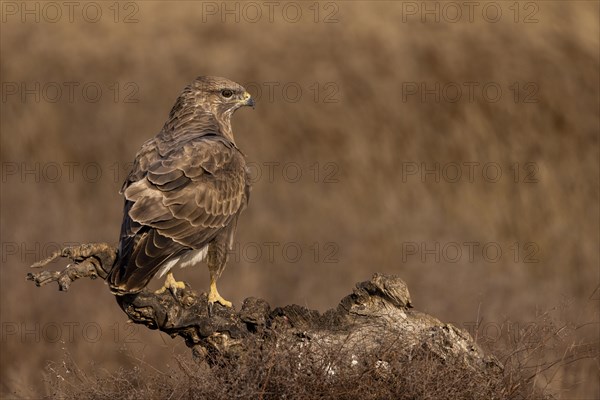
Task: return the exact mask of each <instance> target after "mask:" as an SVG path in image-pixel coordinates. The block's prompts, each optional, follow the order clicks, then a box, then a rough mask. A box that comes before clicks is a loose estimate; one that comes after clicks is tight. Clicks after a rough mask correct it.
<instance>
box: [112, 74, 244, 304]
mask: <svg viewBox="0 0 600 400" xmlns="http://www.w3.org/2000/svg"><path fill="white" fill-rule="evenodd" d="M221 86H223V87H226V86H228V88H229V89H235V90H238V91H240V90H243V88H241V86H239V85H237V84H235V83H233V82H231V81H227V80H224V79H223V78H206V77H205V78H199V79H198V80H196V81H195V82H194V83H193V84H192V85H190V86H188V87H187V88H186V89H185V90H184V91H183V93H182V94H181V96H180V97H179V98H178V99H177V101H176V102H175V105H174V106H173V109H172V110H171V113H170V114H169V120H168V121H167V122H166V123H165V125H164V127H163V129H162V130H161V132H160V133H159V134H158V135H157V136H156V137H155V138H153V139H150V140H148V141H146V142H145V143H144V144H143V145H142V148H141V149H140V151H139V152H138V154H137V155H136V159H135V162H134V165H133V168H132V171H131V173H130V174H129V175H128V177H127V179H126V181H125V183H124V185H123V188H122V190H121V192H122V193H123V194H124V196H125V207H124V217H123V224H122V228H121V240H120V244H119V250H118V252H119V254H118V260H117V263H116V265H115V267H114V268H113V270H112V271H111V274H110V276H109V283H110V285H111V288H112V290H113V291H114V292H115V293H117V294H124V293H132V292H136V291H139V290H141V289H142V288H143V287H145V286H146V285H147V283H148V281H149V280H150V279H151V278H152V276H154V275H155V274H156V273H157V271H159V269H160V268H161V266H162V265H165V263H167V262H168V261H169V260H176V259H177V257H181V256H185V255H186V254H188V253H189V252H192V251H197V250H200V249H203V248H205V247H206V246H207V245H211V246H213V247H215V246H216V247H215V248H217V247H218V248H225V247H227V246H230V243H231V242H232V240H233V234H234V232H235V226H236V223H237V218H238V216H239V214H240V213H241V211H242V210H243V209H244V208H245V206H246V203H247V202H248V196H249V179H248V174H247V169H246V163H245V160H244V156H243V154H242V153H241V151H240V150H239V149H238V148H237V147H236V145H235V143H234V142H233V136H232V134H231V127H230V121H229V117H230V116H231V114H232V113H233V111H235V109H236V108H238V107H239V105H235V104H234V105H233V106H232V105H231V104H233V103H226V102H221V103H219V101H218V100H216V97H215V96H216V95H215V94H214V93H218V92H217V91H218V90H220V87H221ZM213 103H219V104H217V105H215V104H213ZM227 106H228V107H229V108H230V109H231V110H229V109H228V108H227ZM215 110H216V111H215ZM209 253H210V254H213V256H214V254H220V253H223V250H219V251H217V252H216V253H215V251H214V250H213V252H212V253H211V252H210V251H209ZM186 257H187V256H186ZM187 258H188V259H189V258H190V257H187ZM213 258H214V257H213ZM217 258H218V260H217ZM217 258H215V260H217V261H218V264H223V265H216V266H214V267H213V268H214V269H216V270H218V274H220V271H222V269H223V268H224V263H225V261H226V256H219V257H217ZM172 262H174V261H172ZM209 268H211V265H209ZM218 274H217V275H218Z"/></svg>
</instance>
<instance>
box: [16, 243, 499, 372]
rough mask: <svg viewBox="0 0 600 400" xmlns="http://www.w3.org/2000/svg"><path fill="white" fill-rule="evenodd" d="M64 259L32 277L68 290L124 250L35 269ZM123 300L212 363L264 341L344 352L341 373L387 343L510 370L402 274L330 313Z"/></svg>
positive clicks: (103, 248)
mask: <svg viewBox="0 0 600 400" xmlns="http://www.w3.org/2000/svg"><path fill="white" fill-rule="evenodd" d="M59 257H65V258H69V259H71V260H72V261H73V263H71V264H69V265H68V266H67V267H66V268H65V269H63V270H62V271H53V272H49V271H42V272H38V273H29V274H28V276H27V278H28V279H29V280H32V281H33V282H35V284H36V285H37V286H42V285H45V284H47V283H50V282H57V283H58V285H59V289H60V290H63V291H66V290H68V289H69V287H70V284H71V283H72V282H73V281H75V280H77V279H81V278H91V279H95V278H97V277H100V278H102V279H105V278H106V276H107V274H108V272H109V271H110V269H111V268H112V265H113V263H114V261H115V258H116V249H115V248H114V247H112V246H109V245H107V244H104V243H93V244H85V245H82V246H76V247H67V248H64V249H62V250H61V251H59V252H57V253H55V254H53V255H52V256H51V257H49V258H48V259H46V260H44V261H41V262H38V263H36V264H34V265H32V267H36V268H39V267H43V266H45V265H47V264H48V263H49V262H50V261H52V260H54V259H56V258H59ZM116 299H117V302H118V303H119V306H120V307H121V308H122V310H123V311H124V312H125V314H127V316H128V317H129V319H131V320H132V321H133V322H135V323H138V324H143V325H146V326H147V327H148V328H150V329H158V330H161V331H163V332H165V333H167V334H169V335H171V336H172V337H176V336H181V337H182V338H183V339H184V340H185V342H186V344H187V345H188V346H189V347H190V348H192V350H193V352H194V354H195V355H196V356H198V357H200V358H201V359H203V360H207V361H208V362H209V363H210V362H213V361H214V360H216V359H218V358H219V357H235V356H237V355H240V354H243V352H244V351H247V350H248V349H250V348H256V344H257V343H261V345H262V346H286V348H290V349H291V348H294V349H296V350H297V351H298V352H299V354H301V355H302V356H303V357H309V358H312V359H317V358H319V357H320V356H322V355H325V354H332V352H337V353H338V354H340V357H339V359H338V360H337V361H336V362H335V363H332V365H331V366H330V367H329V368H330V369H331V373H332V374H334V373H336V371H342V370H343V369H344V368H348V367H351V366H352V365H355V364H357V363H359V362H363V361H364V360H363V359H364V358H365V357H370V355H372V354H374V352H376V350H377V349H381V347H382V346H388V347H389V346H393V347H394V349H395V352H394V353H393V354H394V355H395V357H398V355H402V356H403V357H405V358H406V359H407V360H410V359H411V358H413V357H418V356H419V355H423V354H427V355H428V356H433V357H436V358H437V359H438V360H440V361H442V362H446V361H448V362H450V361H452V362H458V363H460V364H462V365H464V367H466V368H468V369H474V370H478V371H479V372H482V371H490V372H491V373H497V372H500V371H501V370H502V366H501V365H500V363H499V362H498V361H497V360H496V359H495V358H494V357H492V356H486V355H485V354H484V353H483V352H482V351H481V349H480V348H479V347H478V346H477V345H476V343H475V342H474V341H473V339H472V338H471V336H470V335H469V334H468V333H467V332H465V331H463V330H461V329H458V328H456V327H454V326H453V325H451V324H445V323H442V322H441V321H439V320H438V319H436V318H434V317H432V316H430V315H427V314H424V313H421V312H419V311H416V310H414V309H413V308H412V305H411V302H410V295H409V292H408V288H407V287H406V284H405V283H404V281H402V280H401V279H400V278H398V277H397V276H387V275H382V274H375V275H373V277H372V278H371V280H369V281H366V282H361V283H358V284H357V285H356V287H355V288H354V290H353V292H352V293H351V294H349V295H348V296H346V297H344V298H343V299H342V300H341V302H340V304H339V305H338V306H337V308H335V309H331V310H328V311H327V312H325V313H323V314H320V313H319V312H317V311H314V310H309V309H307V308H305V307H301V306H298V305H289V306H285V307H277V308H275V309H271V306H270V305H269V304H268V303H267V302H266V301H264V300H262V299H257V298H253V297H250V298H247V299H246V300H244V302H243V304H242V308H241V310H239V311H237V310H236V309H235V308H226V307H223V306H221V305H219V304H215V305H214V307H213V308H212V309H211V310H209V307H208V301H207V295H206V294H205V293H202V294H200V295H199V294H197V293H196V292H195V291H193V290H191V288H190V287H189V285H187V284H186V288H185V289H183V290H180V291H178V292H177V295H176V297H174V296H173V295H172V294H171V292H170V291H164V292H163V293H161V294H157V293H154V292H151V291H148V290H144V291H142V292H140V293H138V294H134V295H126V296H116ZM375 362H377V363H379V364H377V365H380V366H385V363H386V361H385V360H382V359H378V360H376V361H375ZM382 368H383V367H382ZM384 369H385V368H384Z"/></svg>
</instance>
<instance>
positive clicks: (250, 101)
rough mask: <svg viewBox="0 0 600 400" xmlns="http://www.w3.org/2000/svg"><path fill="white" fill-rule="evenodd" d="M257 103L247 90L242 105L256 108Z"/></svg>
mask: <svg viewBox="0 0 600 400" xmlns="http://www.w3.org/2000/svg"><path fill="white" fill-rule="evenodd" d="M255 104H256V103H255V102H254V99H253V98H252V96H251V95H250V93H248V92H245V93H244V97H243V98H242V105H243V106H249V107H252V108H254V105H255Z"/></svg>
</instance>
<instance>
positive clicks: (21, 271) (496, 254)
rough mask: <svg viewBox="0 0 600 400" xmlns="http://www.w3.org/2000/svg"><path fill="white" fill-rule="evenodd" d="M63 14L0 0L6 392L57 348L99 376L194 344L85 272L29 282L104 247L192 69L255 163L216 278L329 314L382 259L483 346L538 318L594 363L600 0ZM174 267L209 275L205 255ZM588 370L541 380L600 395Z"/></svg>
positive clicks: (55, 8)
mask: <svg viewBox="0 0 600 400" xmlns="http://www.w3.org/2000/svg"><path fill="white" fill-rule="evenodd" d="M73 4H74V5H73V6H68V7H67V6H65V5H64V4H63V3H61V2H50V3H44V2H25V3H24V2H10V1H5V2H3V3H2V5H1V6H2V25H1V38H0V49H1V61H0V74H1V82H2V103H1V106H2V110H1V128H2V129H1V132H2V137H1V145H2V146H1V158H2V193H1V207H2V210H1V211H2V226H1V234H2V238H1V242H2V267H1V280H0V288H1V293H2V295H1V296H2V303H1V306H0V309H1V318H2V342H1V346H2V354H1V357H2V358H1V367H2V368H1V369H2V370H1V374H0V381H1V382H2V384H1V389H0V390H1V391H0V393H1V394H2V397H3V398H13V397H14V398H30V397H38V396H41V395H43V394H47V393H51V392H52V388H45V387H44V379H43V374H44V373H47V372H48V371H52V369H50V370H49V369H47V368H46V367H47V366H48V363H50V368H52V365H54V364H59V363H60V362H61V360H62V359H63V356H64V354H65V353H68V354H69V355H70V357H72V358H73V360H74V361H75V362H76V363H77V364H78V365H79V366H80V367H81V368H83V369H84V370H90V371H91V370H106V371H108V372H110V373H115V371H117V370H118V368H120V367H125V368H127V366H129V365H132V363H134V362H139V360H143V362H144V363H148V364H149V365H151V366H152V367H154V368H157V369H160V370H163V369H165V368H167V366H168V365H169V364H170V363H171V364H172V362H173V361H172V355H173V354H179V353H183V354H186V355H187V354H188V349H187V348H186V347H185V345H184V343H182V342H181V341H180V340H173V339H171V338H170V337H168V336H166V335H163V334H160V333H157V332H153V331H148V330H146V329H145V328H141V327H135V326H130V325H128V324H127V323H126V320H125V316H124V314H123V313H122V312H121V311H120V309H119V307H118V306H117V304H116V302H115V301H114V298H113V297H112V296H111V295H110V294H109V292H108V290H107V287H105V286H103V285H102V284H99V283H98V282H91V281H79V282H76V283H75V284H73V286H72V288H71V291H70V293H68V294H65V293H59V292H57V290H56V287H55V286H54V285H52V286H48V287H44V288H41V289H37V288H35V287H34V286H33V285H32V284H31V282H27V281H26V280H25V275H26V273H27V272H28V266H29V265H30V264H31V263H33V262H34V261H36V260H38V259H40V258H43V257H45V256H47V255H49V254H50V253H51V252H52V251H53V250H55V249H56V248H57V247H58V246H60V245H64V244H69V243H84V242H97V241H106V242H109V243H116V241H117V238H118V232H119V227H120V223H121V217H122V214H121V213H122V197H121V196H120V195H119V193H118V191H119V188H120V186H121V184H122V181H123V179H124V178H125V176H126V174H127V172H128V167H129V164H128V163H130V162H131V161H133V159H134V156H135V153H136V151H137V150H138V148H139V147H140V145H141V144H142V143H143V142H144V141H145V140H146V139H148V138H150V137H152V136H153V135H155V134H156V133H158V131H159V130H160V129H161V127H162V124H163V123H164V121H165V119H166V116H167V114H168V112H169V110H170V108H171V106H172V104H173V102H174V100H175V98H176V97H177V96H178V94H179V93H180V91H181V90H182V89H183V87H184V86H185V85H187V84H188V83H189V82H191V81H192V80H193V79H194V78H195V77H196V76H198V75H218V76H224V77H227V78H229V79H231V80H234V81H236V82H239V83H241V84H243V85H246V87H247V88H248V90H249V91H250V92H251V93H253V94H254V96H255V97H256V99H257V103H258V104H257V107H256V109H255V110H250V109H243V110H241V111H239V112H238V113H237V114H236V115H235V117H234V118H233V125H234V133H235V135H236V140H237V143H238V145H239V147H240V148H241V149H242V150H243V151H244V152H245V154H247V159H248V161H249V163H250V166H251V171H252V174H253V177H254V186H253V190H252V195H251V200H250V205H249V208H248V209H247V210H246V211H245V213H244V214H243V216H242V218H241V220H240V223H239V229H238V235H237V242H236V249H235V250H234V252H233V254H232V256H231V258H230V261H229V264H228V267H227V269H226V270H225V272H224V274H223V276H222V278H221V280H220V281H219V285H220V286H219V289H220V292H221V294H222V295H223V296H224V297H225V298H227V299H229V300H232V301H233V302H234V304H235V305H236V306H237V307H239V306H240V304H241V302H242V301H243V299H244V298H246V297H250V296H255V297H262V298H264V299H266V300H267V301H269V303H270V304H271V305H273V306H277V305H285V304H291V303H297V304H300V305H303V306H307V307H310V308H314V309H318V310H320V311H324V310H326V309H328V308H331V307H335V306H336V305H337V303H338V301H339V300H340V299H341V298H342V297H343V296H344V295H346V294H347V293H349V292H350V291H351V288H352V287H353V285H354V283H355V282H358V281H361V280H366V279H368V278H370V276H371V275H372V274H373V273H374V272H383V273H389V274H397V275H399V276H400V277H402V278H403V279H404V280H405V281H406V282H407V284H408V287H409V289H410V291H411V294H412V298H413V304H414V305H415V308H416V309H417V310H420V311H424V312H427V313H430V314H432V315H434V316H436V317H438V318H440V319H441V320H443V321H448V322H452V323H454V324H455V325H457V326H459V327H461V328H465V329H467V330H470V331H471V333H473V331H472V328H473V327H474V326H475V325H476V324H477V323H478V322H479V328H480V329H479V330H478V334H482V335H485V338H484V339H485V340H487V341H488V342H493V341H495V340H500V339H506V338H500V337H499V333H498V332H499V329H500V327H502V326H504V325H503V324H505V323H506V321H511V322H510V323H511V324H513V326H517V327H519V326H520V327H523V326H526V325H527V324H531V323H535V321H537V319H536V318H538V317H539V315H540V314H543V313H545V312H551V313H552V315H553V316H555V318H556V319H557V323H558V324H565V326H567V327H570V328H572V329H569V330H568V332H569V334H568V335H566V334H565V336H564V337H562V338H561V340H564V346H565V347H564V348H567V347H568V346H570V345H572V344H574V345H586V346H589V347H590V348H591V350H592V351H593V352H596V353H597V351H598V313H597V311H598V301H599V294H598V292H597V291H596V292H595V290H596V289H597V287H598V282H599V280H598V272H599V271H598V265H599V252H598V243H599V237H598V234H599V226H598V223H599V209H598V197H599V196H598V182H599V154H598V132H599V118H598V112H599V103H598V87H599V78H598V75H599V74H598V71H599V54H598V49H599V39H598V38H599V29H598V11H599V10H598V3H597V2H587V1H580V2H578V1H552V2H519V3H514V2H481V3H479V2H478V3H477V5H476V6H466V5H464V4H463V3H460V2H451V3H446V2H425V3H422V2H385V1H383V2H366V1H357V2H323V3H312V2H291V3H290V2H281V3H268V2H267V3H263V2H225V3H223V2H199V1H198V2H196V1H173V2H166V1H164V2H162V1H148V2H121V3H113V2H91V3H87V2H74V3H73ZM70 7H72V8H70ZM471 7H473V8H471ZM61 265H62V264H58V263H57V264H55V265H54V267H55V268H57V269H58V268H60V267H61ZM175 276H176V278H178V280H185V281H187V282H189V283H190V284H191V285H192V287H193V288H195V289H197V290H206V288H207V287H208V272H207V269H206V268H205V267H204V266H202V267H201V268H199V269H196V268H192V269H187V270H182V271H176V272H175ZM566 331H567V330H565V332H566ZM509 339H510V338H509ZM136 359H137V360H136ZM596 361H597V360H596ZM598 368H599V367H598V363H597V362H594V361H593V360H590V359H587V360H583V361H580V362H576V363H573V364H571V365H569V366H568V368H563V369H560V370H558V372H556V375H555V376H553V379H552V381H551V382H550V385H551V387H552V389H553V390H554V391H555V393H557V396H558V397H557V398H565V399H567V398H568V399H574V398H577V399H584V398H585V399H592V398H597V397H598V396H600V393H599V388H598V382H597V377H598V372H599V370H598ZM539 384H540V385H545V384H546V382H540V383H539Z"/></svg>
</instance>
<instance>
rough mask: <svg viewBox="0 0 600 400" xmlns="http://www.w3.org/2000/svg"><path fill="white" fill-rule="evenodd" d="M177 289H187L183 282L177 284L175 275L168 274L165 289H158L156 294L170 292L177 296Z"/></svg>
mask: <svg viewBox="0 0 600 400" xmlns="http://www.w3.org/2000/svg"><path fill="white" fill-rule="evenodd" d="M177 289H185V283H183V282H177V281H176V280H175V278H174V277H173V273H172V272H168V273H167V279H165V284H164V285H163V287H161V288H160V289H158V290H157V291H156V292H154V293H156V294H161V293H164V292H165V290H169V291H170V292H171V293H172V294H173V296H176V295H177Z"/></svg>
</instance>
